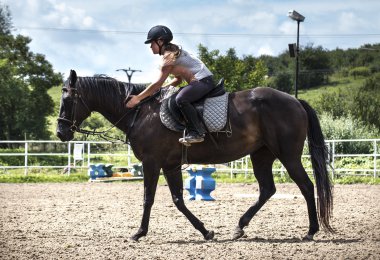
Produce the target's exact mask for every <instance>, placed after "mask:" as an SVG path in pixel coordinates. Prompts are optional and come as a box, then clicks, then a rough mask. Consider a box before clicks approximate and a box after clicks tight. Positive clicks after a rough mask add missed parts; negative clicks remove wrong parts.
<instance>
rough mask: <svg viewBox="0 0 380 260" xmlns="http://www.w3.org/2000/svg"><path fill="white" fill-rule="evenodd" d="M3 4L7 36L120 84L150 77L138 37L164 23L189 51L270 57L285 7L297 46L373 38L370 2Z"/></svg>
mask: <svg viewBox="0 0 380 260" xmlns="http://www.w3.org/2000/svg"><path fill="white" fill-rule="evenodd" d="M0 3H2V4H5V5H8V6H9V8H10V11H11V14H12V18H13V25H14V27H15V31H14V34H22V35H26V36H29V37H31V38H32V42H31V44H30V48H31V51H33V52H36V53H41V54H44V55H46V58H47V60H48V61H49V62H51V63H52V65H53V67H54V69H55V70H56V71H57V72H61V73H64V75H65V76H67V75H68V73H69V70H70V69H75V70H76V71H77V72H78V74H79V75H80V76H92V75H93V74H96V73H98V74H99V73H102V74H108V75H110V76H112V77H115V78H117V79H119V80H122V81H127V77H126V75H125V73H124V72H116V69H120V68H129V67H130V68H132V69H138V70H142V72H136V73H135V74H134V75H133V78H132V81H133V82H136V83H139V82H150V81H153V80H154V79H155V78H156V77H157V75H158V69H159V62H160V58H159V56H157V55H153V54H152V53H151V50H150V48H149V45H145V44H144V43H143V42H144V40H145V39H146V33H147V32H148V30H149V29H150V28H151V27H152V26H154V25H157V24H164V25H167V26H168V27H169V28H171V29H172V31H173V33H174V41H173V42H174V43H177V44H179V45H181V46H182V48H183V49H186V50H188V51H190V52H193V53H195V54H197V46H198V44H200V43H201V44H202V45H204V46H206V47H207V48H208V49H209V50H214V49H218V50H220V51H221V53H225V51H226V50H227V49H229V48H231V47H233V48H235V50H236V52H237V54H238V55H239V56H240V57H242V56H243V55H253V56H259V55H261V54H270V55H278V54H279V53H282V52H283V51H285V50H286V49H287V48H288V47H287V46H288V43H293V42H296V32H297V24H296V22H294V21H292V20H291V19H289V18H288V17H287V13H288V11H289V10H291V9H295V10H297V11H298V12H299V13H301V14H303V15H304V16H305V17H306V19H305V22H303V23H301V27H300V44H301V45H306V44H310V43H313V44H314V46H322V47H323V48H325V49H329V50H331V49H335V48H341V49H347V48H359V47H360V46H362V45H363V44H366V43H380V15H379V11H380V1H378V0H362V1H357V0H355V1H354V0H319V1H301V0H298V1H296V0H292V1H286V0H267V1H265V0H261V1H257V0H206V1H200V0H198V1H196V0H194V1H191V0H183V1H179V0H177V1H174V0H166V1H162V0H108V1H103V0H99V1H93V0H0Z"/></svg>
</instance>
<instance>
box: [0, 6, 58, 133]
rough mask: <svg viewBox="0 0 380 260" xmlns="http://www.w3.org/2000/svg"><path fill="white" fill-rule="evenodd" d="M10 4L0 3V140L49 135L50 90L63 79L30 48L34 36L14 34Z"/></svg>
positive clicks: (51, 103) (52, 107)
mask: <svg viewBox="0 0 380 260" xmlns="http://www.w3.org/2000/svg"><path fill="white" fill-rule="evenodd" d="M11 29H12V20H11V14H10V12H9V9H8V7H6V6H2V5H0V33H1V34H0V93H1V95H0V139H1V140H4V139H5V140H20V139H24V137H25V135H26V136H27V138H33V139H44V138H48V137H49V132H48V130H47V129H48V127H47V119H46V117H47V116H48V115H49V114H51V113H52V112H53V109H54V103H53V101H52V99H51V97H50V96H49V95H48V93H47V90H48V89H49V88H51V87H52V86H56V85H58V84H60V83H61V82H62V75H61V74H59V73H54V71H53V67H52V65H51V64H50V63H49V62H48V61H47V60H46V59H45V56H44V55H42V54H35V53H33V52H31V51H30V50H29V47H28V44H29V43H30V42H31V39H30V38H28V37H25V36H22V35H17V36H13V35H12V34H11Z"/></svg>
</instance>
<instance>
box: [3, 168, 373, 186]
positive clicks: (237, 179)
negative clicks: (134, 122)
mask: <svg viewBox="0 0 380 260" xmlns="http://www.w3.org/2000/svg"><path fill="white" fill-rule="evenodd" d="M188 177H189V175H188V174H187V173H184V174H183V180H184V181H185V180H186V178H188ZM212 177H213V178H214V179H215V181H216V183H245V184H252V183H257V180H256V178H255V177H254V176H253V174H248V175H247V178H245V175H244V174H236V175H233V177H232V178H231V176H230V173H227V172H218V174H215V173H214V174H212ZM88 180H89V177H88V175H87V172H86V171H80V172H74V173H71V174H70V175H67V174H61V173H51V172H50V173H46V172H44V171H40V172H32V173H28V174H27V175H25V174H24V173H23V171H21V170H18V171H14V172H11V173H1V174H0V183H70V182H71V183H72V182H77V183H83V182H88ZM274 180H275V183H277V184H278V183H292V182H293V181H292V180H291V179H290V177H289V176H288V175H287V174H284V175H283V176H280V175H277V174H276V175H274ZM137 182H141V183H142V180H140V181H137ZM158 183H159V184H160V185H165V184H166V180H165V178H164V176H163V175H162V174H161V175H160V178H159V181H158ZM333 183H334V184H358V183H363V184H380V177H377V178H373V177H363V176H341V177H338V178H335V179H334V181H333Z"/></svg>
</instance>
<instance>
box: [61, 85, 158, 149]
mask: <svg viewBox="0 0 380 260" xmlns="http://www.w3.org/2000/svg"><path fill="white" fill-rule="evenodd" d="M71 91H73V92H74V100H73V109H72V113H71V119H67V118H64V117H58V121H64V122H66V123H69V124H71V126H70V131H72V132H77V133H80V134H83V135H85V136H86V139H87V137H88V136H90V135H92V136H99V137H100V138H102V139H103V140H105V141H108V142H111V143H115V141H116V142H122V143H127V144H129V141H128V136H129V135H130V133H131V131H132V128H133V126H134V124H135V121H136V118H137V115H138V113H139V112H140V109H141V106H142V105H143V104H145V103H147V102H148V101H150V100H151V99H152V98H155V97H156V96H157V95H159V93H160V91H158V92H156V93H155V94H153V95H152V96H149V97H147V98H145V99H144V100H142V101H141V102H140V103H139V104H137V105H136V106H135V107H134V108H132V109H130V110H128V111H126V112H125V113H124V114H123V115H122V116H121V117H120V119H119V120H117V121H116V123H114V124H113V123H112V126H111V127H109V128H108V129H106V130H104V131H96V130H95V129H93V130H86V129H82V128H80V127H79V126H77V125H76V119H75V117H76V109H77V104H78V99H79V100H80V101H81V102H82V104H83V105H84V106H85V107H86V109H87V110H88V111H89V112H90V113H91V110H90V109H89V107H88V106H87V104H86V102H85V101H84V100H83V98H82V96H81V95H80V94H78V89H77V88H74V87H73V88H71ZM132 111H134V112H135V113H134V116H133V118H132V122H131V124H130V126H129V127H128V130H127V133H126V137H125V141H124V140H121V139H119V138H117V137H113V136H109V135H107V134H106V133H108V132H109V131H111V130H112V129H113V128H115V127H117V125H118V124H119V123H120V122H121V121H122V120H123V119H124V118H125V117H126V116H127V115H128V114H129V113H130V112H132Z"/></svg>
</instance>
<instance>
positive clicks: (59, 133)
mask: <svg viewBox="0 0 380 260" xmlns="http://www.w3.org/2000/svg"><path fill="white" fill-rule="evenodd" d="M57 137H58V138H59V139H60V140H61V141H64V139H63V134H62V133H61V132H60V131H59V130H58V131H57Z"/></svg>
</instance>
